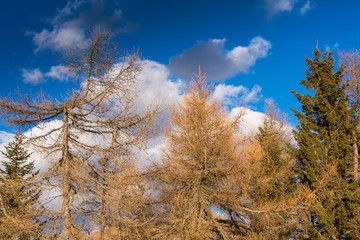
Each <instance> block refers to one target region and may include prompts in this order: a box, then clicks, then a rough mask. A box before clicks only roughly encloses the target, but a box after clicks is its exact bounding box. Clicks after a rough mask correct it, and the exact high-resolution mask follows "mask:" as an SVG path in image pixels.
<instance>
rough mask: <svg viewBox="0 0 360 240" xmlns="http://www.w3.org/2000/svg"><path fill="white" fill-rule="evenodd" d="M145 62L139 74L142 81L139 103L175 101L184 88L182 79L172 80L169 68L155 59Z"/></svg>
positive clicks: (167, 102)
mask: <svg viewBox="0 0 360 240" xmlns="http://www.w3.org/2000/svg"><path fill="white" fill-rule="evenodd" d="M144 63H145V65H144V67H143V69H142V71H141V72H140V74H139V75H138V78H139V80H140V81H141V83H140V93H139V98H138V100H139V104H140V105H141V104H142V105H145V106H149V105H150V104H159V103H160V104H164V105H168V104H171V103H174V102H175V101H176V100H177V99H178V97H179V96H180V94H181V92H182V90H183V88H184V84H183V82H182V81H181V80H180V79H176V80H175V81H174V80H172V79H171V78H170V71H169V69H168V68H167V66H165V65H163V64H160V63H157V62H154V61H145V62H144Z"/></svg>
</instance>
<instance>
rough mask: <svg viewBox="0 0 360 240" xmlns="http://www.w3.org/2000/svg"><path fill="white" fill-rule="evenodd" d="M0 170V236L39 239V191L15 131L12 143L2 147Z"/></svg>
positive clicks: (19, 135) (25, 151)
mask: <svg viewBox="0 0 360 240" xmlns="http://www.w3.org/2000/svg"><path fill="white" fill-rule="evenodd" d="M1 153H2V154H3V156H4V157H5V160H3V161H2V165H3V167H4V168H3V169H0V237H1V239H20V240H25V239H33V238H38V237H40V233H41V227H42V226H43V223H44V222H43V220H41V217H42V216H41V214H42V213H43V212H44V209H43V207H42V204H41V203H40V201H39V197H40V195H41V190H40V189H39V185H40V184H39V182H38V181H37V178H36V177H37V175H38V173H39V171H35V166H34V162H28V159H29V157H30V155H31V154H30V153H29V152H28V150H26V149H25V141H24V136H23V135H22V134H21V133H20V131H18V132H17V134H16V135H15V139H14V141H12V142H10V143H8V144H7V145H5V152H1Z"/></svg>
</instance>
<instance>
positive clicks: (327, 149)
mask: <svg viewBox="0 0 360 240" xmlns="http://www.w3.org/2000/svg"><path fill="white" fill-rule="evenodd" d="M306 63H307V66H308V70H306V79H304V80H301V82H300V84H302V85H303V86H305V89H306V90H311V93H310V94H301V93H298V92H295V91H292V93H293V94H294V95H295V96H296V98H297V99H298V100H299V102H300V103H301V107H302V111H301V112H300V111H297V110H294V109H292V110H293V111H294V113H295V115H296V117H297V118H298V121H299V124H298V131H295V132H294V135H295V138H296V140H297V144H298V148H297V149H296V150H295V155H296V164H297V173H298V176H299V179H300V180H301V183H302V184H303V185H304V186H305V187H306V188H308V189H309V194H308V200H309V202H308V203H309V206H310V207H309V210H308V212H307V215H306V218H305V219H304V223H303V230H304V232H303V233H302V234H301V235H300V236H299V237H300V238H302V239H360V233H359V232H360V231H359V229H360V222H359V220H360V219H359V213H358V212H359V199H360V198H359V193H358V191H356V189H357V190H358V183H357V182H353V180H352V172H353V171H352V162H353V160H352V154H353V151H352V147H351V145H352V133H353V131H354V128H355V124H354V123H353V122H354V121H353V118H354V111H353V110H352V109H351V108H350V107H349V104H348V99H347V97H346V94H345V90H344V86H343V85H342V75H343V68H342V67H340V68H339V69H338V70H335V67H334V58H333V54H332V53H328V52H325V53H324V54H322V53H320V51H319V49H316V50H315V52H314V59H309V58H306Z"/></svg>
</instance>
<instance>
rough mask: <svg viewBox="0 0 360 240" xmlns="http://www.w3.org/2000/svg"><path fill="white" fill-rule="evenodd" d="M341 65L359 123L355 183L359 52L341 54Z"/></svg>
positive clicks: (356, 162) (357, 175) (356, 177)
mask: <svg viewBox="0 0 360 240" xmlns="http://www.w3.org/2000/svg"><path fill="white" fill-rule="evenodd" d="M339 56H340V63H341V64H343V66H344V73H345V74H344V78H343V79H344V84H345V90H346V93H347V95H348V97H349V99H350V104H351V106H352V107H353V108H355V110H356V115H355V117H356V119H355V121H356V122H357V123H358V126H357V128H356V130H355V131H354V133H353V138H354V139H353V150H354V156H353V158H354V160H353V164H354V181H356V180H358V179H359V147H358V144H359V143H358V142H359V137H358V136H359V132H360V129H359V125H360V114H359V113H360V53H359V51H358V50H352V51H349V52H345V51H341V52H339Z"/></svg>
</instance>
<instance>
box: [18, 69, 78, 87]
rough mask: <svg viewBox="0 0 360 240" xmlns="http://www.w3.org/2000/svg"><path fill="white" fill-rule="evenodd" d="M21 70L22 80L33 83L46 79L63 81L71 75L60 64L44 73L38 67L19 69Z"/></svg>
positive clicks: (42, 81)
mask: <svg viewBox="0 0 360 240" xmlns="http://www.w3.org/2000/svg"><path fill="white" fill-rule="evenodd" d="M21 71H22V77H23V82H24V83H30V84H33V85H36V84H40V83H44V82H46V81H47V80H48V79H53V80H58V81H61V82H64V81H68V80H69V79H70V78H71V77H72V75H71V73H69V72H68V71H67V69H66V67H64V66H61V65H57V66H52V67H51V68H50V70H49V71H48V72H46V73H43V72H42V71H41V70H40V69H39V68H35V69H21Z"/></svg>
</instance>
